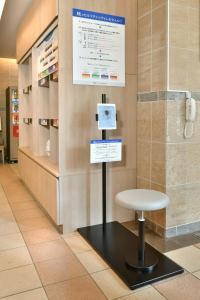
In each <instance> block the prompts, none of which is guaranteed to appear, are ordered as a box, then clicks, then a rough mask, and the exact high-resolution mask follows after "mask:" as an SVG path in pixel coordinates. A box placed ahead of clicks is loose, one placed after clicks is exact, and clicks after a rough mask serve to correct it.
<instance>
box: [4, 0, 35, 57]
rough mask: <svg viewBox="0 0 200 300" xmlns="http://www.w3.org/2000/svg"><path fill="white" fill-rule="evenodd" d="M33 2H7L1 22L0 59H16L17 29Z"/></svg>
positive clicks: (19, 0)
mask: <svg viewBox="0 0 200 300" xmlns="http://www.w3.org/2000/svg"><path fill="white" fill-rule="evenodd" d="M0 1H1V0H0ZM31 2H32V0H6V3H5V6H4V10H3V14H2V17H1V20H0V57H6V58H16V54H15V53H16V51H15V50H16V49H15V48H16V33H17V28H18V25H19V24H20V21H21V19H22V18H23V16H24V14H25V12H26V10H27V9H28V7H29V6H30V4H31Z"/></svg>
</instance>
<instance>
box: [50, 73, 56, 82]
mask: <svg viewBox="0 0 200 300" xmlns="http://www.w3.org/2000/svg"><path fill="white" fill-rule="evenodd" d="M50 80H51V81H55V82H58V71H56V72H54V73H52V74H51V75H50Z"/></svg>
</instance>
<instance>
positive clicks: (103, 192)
mask: <svg viewBox="0 0 200 300" xmlns="http://www.w3.org/2000/svg"><path fill="white" fill-rule="evenodd" d="M102 103H103V104H105V103H106V94H102ZM102 140H106V130H102ZM102 210H103V225H105V224H106V163H105V162H103V163H102Z"/></svg>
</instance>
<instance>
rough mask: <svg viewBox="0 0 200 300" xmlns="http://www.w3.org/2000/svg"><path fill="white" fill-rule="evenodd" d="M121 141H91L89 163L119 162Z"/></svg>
mask: <svg viewBox="0 0 200 300" xmlns="http://www.w3.org/2000/svg"><path fill="white" fill-rule="evenodd" d="M121 159H122V140H121V139H113V140H91V141H90V163H91V164H94V163H103V162H113V161H121Z"/></svg>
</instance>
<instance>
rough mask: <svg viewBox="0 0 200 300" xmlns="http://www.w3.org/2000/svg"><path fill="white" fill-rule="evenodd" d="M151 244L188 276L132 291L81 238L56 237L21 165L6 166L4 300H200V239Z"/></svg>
mask: <svg viewBox="0 0 200 300" xmlns="http://www.w3.org/2000/svg"><path fill="white" fill-rule="evenodd" d="M126 226H128V224H126ZM131 229H133V230H134V228H131ZM147 239H148V241H149V242H150V243H152V244H153V245H154V246H156V247H157V248H158V249H159V250H161V251H168V252H167V253H166V255H167V256H169V257H170V258H172V259H173V260H174V261H176V262H177V263H179V264H180V265H181V266H183V267H184V269H185V272H184V273H183V274H182V275H179V276H176V277H173V278H170V279H167V280H164V281H160V282H157V283H155V284H153V285H148V286H146V287H144V288H141V289H138V290H135V291H131V290H129V289H128V288H127V287H126V286H125V285H124V283H123V282H122V281H121V280H120V279H119V278H118V276H117V275H116V274H114V272H113V271H112V270H111V269H110V268H109V266H108V265H107V264H106V263H105V262H104V261H103V260H102V259H101V258H100V257H99V256H98V255H97V254H96V253H95V251H94V250H92V248H91V247H90V246H89V245H88V244H87V243H86V242H85V241H84V240H83V239H82V238H81V237H80V236H79V234H78V233H77V232H75V233H72V234H67V235H60V234H59V233H58V232H57V231H56V229H55V228H54V226H53V225H52V224H51V222H50V221H49V219H48V218H47V217H46V216H45V214H44V213H43V211H42V210H41V209H40V208H39V206H38V205H37V203H36V202H35V201H34V199H33V198H32V196H31V195H30V193H29V192H28V191H27V189H26V188H25V187H24V185H23V183H22V182H21V181H20V178H19V177H18V174H17V166H16V165H13V166H12V165H1V166H0V299H5V300H6V299H7V300H45V299H50V300H103V299H110V300H111V299H121V300H164V299H168V300H177V299H181V300H200V238H199V237H198V236H197V235H196V236H195V235H190V236H183V237H180V238H178V239H170V240H168V241H164V240H162V239H161V238H159V237H155V236H154V235H151V234H150V233H147ZM175 249H176V250H175Z"/></svg>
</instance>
